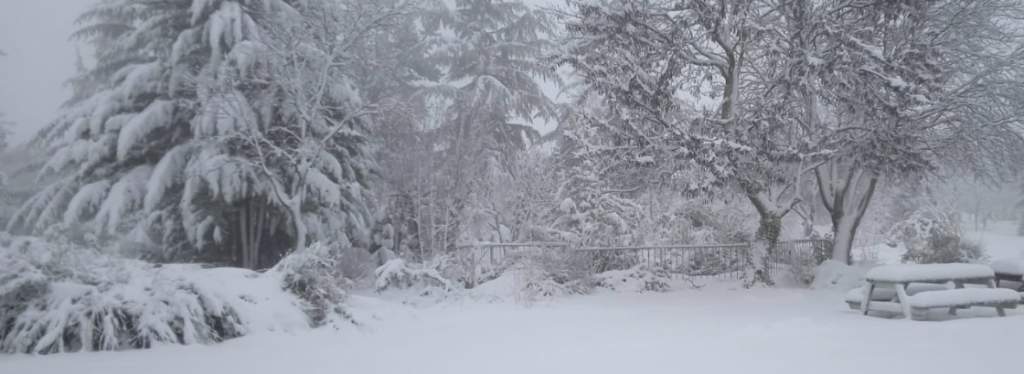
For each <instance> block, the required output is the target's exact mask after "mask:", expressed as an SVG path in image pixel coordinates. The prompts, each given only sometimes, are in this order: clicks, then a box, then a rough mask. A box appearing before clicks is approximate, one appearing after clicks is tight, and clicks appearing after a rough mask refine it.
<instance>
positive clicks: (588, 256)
mask: <svg viewBox="0 0 1024 374" xmlns="http://www.w3.org/2000/svg"><path fill="white" fill-rule="evenodd" d="M827 246H828V242H826V241H824V240H794V241H784V242H779V243H778V244H777V245H776V247H775V248H774V249H772V250H771V251H770V252H769V255H768V261H769V272H770V273H772V275H778V274H782V273H784V272H786V271H788V270H789V269H792V268H793V267H799V266H814V265H817V264H818V263H820V261H821V259H822V258H824V257H823V253H824V252H825V250H826V248H827ZM463 250H465V251H469V252H468V253H469V254H472V257H474V258H477V259H479V260H480V261H479V262H478V263H489V264H490V265H491V266H493V267H501V266H503V265H505V264H507V263H508V262H509V261H511V260H512V259H513V258H514V257H517V256H526V255H561V256H567V258H571V259H573V260H584V261H588V262H589V264H590V266H592V267H594V271H598V272H601V271H606V270H616V269H623V268H629V267H632V266H636V265H644V266H646V267H648V268H650V269H657V270H661V271H665V272H666V273H668V274H669V275H671V276H672V277H674V278H719V279H739V278H740V276H741V275H742V271H743V261H744V259H745V258H746V256H747V252H748V251H749V250H750V244H749V243H748V244H709V245H663V246H632V247H575V246H572V245H570V244H567V243H559V242H534V243H486V244H477V245H474V246H471V247H464V248H463Z"/></svg>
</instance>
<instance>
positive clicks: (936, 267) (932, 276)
mask: <svg viewBox="0 0 1024 374" xmlns="http://www.w3.org/2000/svg"><path fill="white" fill-rule="evenodd" d="M950 282H952V283H953V284H954V286H955V288H954V289H944V290H929V291H923V292H920V293H915V295H914V296H913V298H919V299H913V298H912V297H911V296H910V294H909V292H908V290H907V287H908V285H909V284H911V283H931V284H948V283H950ZM865 283H866V284H865V287H864V288H863V289H862V290H863V292H864V297H862V298H861V300H864V302H862V303H861V304H860V310H861V313H863V314H864V315H867V314H868V312H869V311H885V312H897V313H899V312H902V314H903V315H904V316H905V317H906V318H907V319H915V316H916V317H918V318H920V317H921V316H924V315H926V314H927V310H928V309H931V308H946V307H948V308H949V313H950V314H954V315H955V314H956V309H957V308H969V307H972V306H987V307H994V308H996V311H997V312H998V313H999V315H1000V316H1005V315H1006V313H1005V311H1004V309H1005V308H1013V307H1015V306H1016V303H1017V302H1019V301H1020V297H1021V296H1020V295H1019V294H1017V292H1015V291H1013V290H1001V289H997V288H996V281H995V272H994V271H993V270H992V268H991V267H988V266H985V265H977V264H927V265H891V266H880V267H877V268H874V269H871V270H870V271H868V273H867V275H866V276H865ZM965 284H982V285H986V286H987V287H988V288H987V289H986V288H970V289H965V288H964V285H965ZM886 289H894V290H895V293H896V297H895V298H890V299H889V300H891V301H879V300H877V299H882V300H885V299H884V297H885V296H887V295H889V292H888V291H883V290H886ZM876 292H878V294H877V295H876ZM1011 293H1012V294H1013V295H1012V296H1011V295H1010V294H1011ZM915 300H916V301H915ZM1009 301H1012V303H1008V302H1009ZM1008 305H1009V306H1008Z"/></svg>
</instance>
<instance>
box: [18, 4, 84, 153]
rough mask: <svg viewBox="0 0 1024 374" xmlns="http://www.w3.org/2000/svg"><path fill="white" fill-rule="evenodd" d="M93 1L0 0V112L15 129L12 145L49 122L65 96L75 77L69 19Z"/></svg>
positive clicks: (69, 92) (72, 30)
mask: <svg viewBox="0 0 1024 374" xmlns="http://www.w3.org/2000/svg"><path fill="white" fill-rule="evenodd" d="M90 4H93V0H0V49H3V50H4V51H5V52H7V57H3V58H0V110H2V111H4V112H6V113H7V116H8V118H9V119H11V120H13V121H15V122H16V123H17V124H18V125H17V127H15V128H14V129H13V130H14V138H13V139H12V141H13V143H20V142H23V141H25V140H27V139H28V138H29V137H30V136H31V135H32V134H34V133H35V132H36V130H38V129H39V128H40V127H42V126H43V125H44V124H46V123H47V122H49V121H50V120H51V119H53V116H54V113H55V112H56V110H57V108H58V107H59V106H60V103H62V102H64V100H66V99H67V98H68V97H70V95H71V91H70V90H69V89H65V88H63V84H64V81H66V80H67V79H68V78H70V77H71V76H72V75H73V74H74V73H75V67H74V65H75V44H74V43H72V42H70V41H69V40H68V37H69V36H70V35H71V33H72V32H74V31H75V25H74V21H75V18H77V17H78V15H79V14H81V13H82V11H84V10H85V9H87V8H88V6H89V5H90Z"/></svg>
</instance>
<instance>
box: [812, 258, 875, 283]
mask: <svg viewBox="0 0 1024 374" xmlns="http://www.w3.org/2000/svg"><path fill="white" fill-rule="evenodd" d="M867 272H868V268H866V267H863V266H850V265H847V264H845V263H843V262H842V261H835V260H828V261H825V262H823V263H822V264H821V265H818V267H817V268H816V269H815V271H814V281H812V282H811V289H815V290H839V291H847V290H850V289H852V288H856V287H858V286H860V285H861V284H862V283H864V275H865V274H866V273H867Z"/></svg>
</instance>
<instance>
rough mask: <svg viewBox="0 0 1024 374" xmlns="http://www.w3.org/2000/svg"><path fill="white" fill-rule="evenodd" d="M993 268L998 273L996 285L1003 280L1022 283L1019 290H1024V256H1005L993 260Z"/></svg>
mask: <svg viewBox="0 0 1024 374" xmlns="http://www.w3.org/2000/svg"><path fill="white" fill-rule="evenodd" d="M991 266H992V270H993V271H994V272H995V275H996V286H1002V285H1003V284H1002V283H1003V281H1009V282H1014V283H1018V284H1020V286H1019V287H1018V288H1017V290H1018V291H1024V258H1004V259H999V260H995V261H992V265H991Z"/></svg>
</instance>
